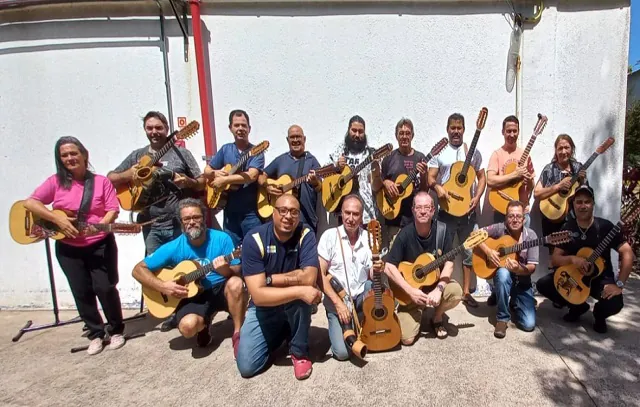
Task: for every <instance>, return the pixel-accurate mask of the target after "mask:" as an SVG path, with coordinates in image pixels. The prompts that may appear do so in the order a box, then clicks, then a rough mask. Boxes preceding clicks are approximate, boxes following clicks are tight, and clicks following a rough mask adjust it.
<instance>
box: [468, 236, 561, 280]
mask: <svg viewBox="0 0 640 407" xmlns="http://www.w3.org/2000/svg"><path fill="white" fill-rule="evenodd" d="M569 241H571V234H570V233H569V231H567V230H563V231H560V232H556V233H552V234H550V235H549V236H544V237H541V238H538V239H533V240H527V241H524V242H521V243H518V242H517V241H516V240H515V239H514V238H513V237H511V236H509V235H504V236H502V237H500V238H498V239H492V238H489V239H487V241H486V242H485V244H486V245H487V246H488V247H489V248H490V249H491V250H496V251H497V252H498V256H499V257H500V266H501V267H504V266H505V263H506V260H507V259H512V260H517V257H518V253H520V252H521V251H522V250H524V249H529V248H531V247H536V246H542V245H544V244H550V245H554V246H557V245H560V244H563V243H567V242H569ZM472 264H473V271H474V273H476V275H477V276H478V277H480V278H484V279H485V280H487V279H490V278H493V276H494V275H495V273H496V270H498V267H496V266H495V265H494V264H493V262H492V261H491V260H490V259H489V258H488V257H487V255H486V254H485V253H484V251H482V250H481V249H480V248H479V247H476V248H475V249H474V250H473V258H472Z"/></svg>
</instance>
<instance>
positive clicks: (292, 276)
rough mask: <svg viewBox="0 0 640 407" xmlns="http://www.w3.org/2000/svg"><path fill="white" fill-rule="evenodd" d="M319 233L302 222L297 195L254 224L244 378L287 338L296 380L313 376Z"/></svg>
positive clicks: (247, 263) (247, 262) (249, 243)
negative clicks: (311, 353)
mask: <svg viewBox="0 0 640 407" xmlns="http://www.w3.org/2000/svg"><path fill="white" fill-rule="evenodd" d="M318 267H319V264H318V250H317V245H316V238H315V234H314V233H313V232H311V230H310V229H309V227H307V226H304V225H303V224H301V223H300V204H299V202H298V200H297V199H296V198H295V197H294V196H292V195H282V196H280V197H279V198H278V199H277V200H276V203H275V207H274V212H273V221H271V222H268V223H265V224H264V225H261V226H258V227H257V228H255V229H252V230H251V231H249V233H248V234H247V236H246V238H245V240H244V243H243V245H242V275H243V276H244V280H245V283H246V284H247V289H248V290H249V294H250V295H251V303H250V304H249V310H248V311H247V316H246V319H245V322H244V325H242V329H241V330H240V346H239V349H238V357H237V365H238V370H239V371H240V374H241V375H242V377H251V376H255V375H256V374H258V373H260V372H261V371H263V370H264V369H265V368H266V366H267V364H268V362H269V359H270V356H271V353H272V352H273V351H274V350H276V349H277V348H278V347H279V346H280V345H281V344H282V343H283V342H284V341H285V340H288V342H289V353H290V354H291V361H292V363H293V369H294V374H295V377H296V379H298V380H303V379H306V378H308V377H309V376H310V375H311V371H312V364H311V360H309V329H310V327H311V305H312V304H318V303H319V302H320V299H321V296H322V293H321V292H320V291H319V290H318V289H317V288H315V284H316V280H317V278H318Z"/></svg>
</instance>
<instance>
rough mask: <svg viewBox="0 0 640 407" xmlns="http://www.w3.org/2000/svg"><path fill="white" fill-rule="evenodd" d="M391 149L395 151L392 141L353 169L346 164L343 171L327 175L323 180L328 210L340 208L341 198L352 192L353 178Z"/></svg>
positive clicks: (323, 191)
mask: <svg viewBox="0 0 640 407" xmlns="http://www.w3.org/2000/svg"><path fill="white" fill-rule="evenodd" d="M391 151H393V146H392V145H391V143H388V144H385V145H384V146H382V147H380V148H379V149H377V150H376V151H374V152H373V153H371V154H370V155H369V156H368V157H367V158H366V159H364V160H363V161H362V162H361V163H360V164H358V166H356V168H354V169H353V170H351V167H349V166H348V165H345V166H344V168H343V169H342V172H341V173H339V174H334V175H329V176H328V177H325V178H324V179H323V180H322V205H324V207H325V209H326V210H327V212H334V211H335V210H336V208H338V204H339V203H340V200H341V199H342V198H343V197H345V196H347V195H349V194H350V193H351V190H352V189H353V178H354V177H356V176H357V175H358V174H359V173H360V171H362V170H363V169H365V168H366V167H367V166H368V165H369V164H371V163H372V162H373V160H380V159H382V158H384V157H386V156H387V155H389V154H390V153H391Z"/></svg>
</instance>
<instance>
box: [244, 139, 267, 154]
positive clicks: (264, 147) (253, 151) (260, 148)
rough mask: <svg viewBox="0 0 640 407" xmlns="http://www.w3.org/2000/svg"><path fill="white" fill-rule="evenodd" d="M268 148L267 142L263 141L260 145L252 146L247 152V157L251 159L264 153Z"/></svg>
mask: <svg viewBox="0 0 640 407" xmlns="http://www.w3.org/2000/svg"><path fill="white" fill-rule="evenodd" d="M267 148H269V142H268V141H267V140H265V141H263V142H262V143H260V144H257V145H255V146H253V148H252V149H251V150H250V151H249V156H250V157H253V156H256V155H258V154H261V153H264V152H265V151H267Z"/></svg>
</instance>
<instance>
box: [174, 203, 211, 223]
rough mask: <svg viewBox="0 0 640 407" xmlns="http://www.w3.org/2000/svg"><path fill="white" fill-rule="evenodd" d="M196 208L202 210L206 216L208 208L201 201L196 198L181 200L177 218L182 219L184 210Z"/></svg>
mask: <svg viewBox="0 0 640 407" xmlns="http://www.w3.org/2000/svg"><path fill="white" fill-rule="evenodd" d="M196 207H197V208H200V212H201V213H202V215H203V216H204V215H205V213H206V210H207V208H206V207H205V206H204V204H203V203H202V201H201V200H199V199H195V198H185V199H181V200H180V202H178V209H176V216H177V217H178V219H180V212H181V211H182V210H183V209H184V208H196Z"/></svg>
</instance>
